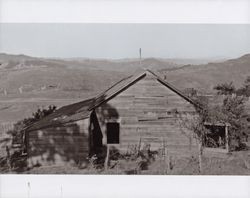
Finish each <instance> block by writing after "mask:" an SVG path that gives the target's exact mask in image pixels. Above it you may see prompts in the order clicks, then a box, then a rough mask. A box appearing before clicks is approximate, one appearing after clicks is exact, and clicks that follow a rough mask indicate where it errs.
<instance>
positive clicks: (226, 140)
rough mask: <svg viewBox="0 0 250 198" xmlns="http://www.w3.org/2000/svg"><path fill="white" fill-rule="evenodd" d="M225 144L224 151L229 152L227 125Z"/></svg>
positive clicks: (226, 128)
mask: <svg viewBox="0 0 250 198" xmlns="http://www.w3.org/2000/svg"><path fill="white" fill-rule="evenodd" d="M225 144H226V151H227V153H228V152H229V134H228V124H226V125H225Z"/></svg>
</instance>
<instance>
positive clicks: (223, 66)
mask: <svg viewBox="0 0 250 198" xmlns="http://www.w3.org/2000/svg"><path fill="white" fill-rule="evenodd" d="M160 71H161V73H162V74H163V75H166V77H167V79H168V81H170V82H172V83H173V84H174V85H176V86H177V87H179V88H180V89H184V88H191V87H193V88H196V89H198V90H200V91H202V92H213V87H214V86H215V85H217V84H220V83H224V82H231V81H233V83H234V84H235V85H236V86H237V87H239V86H241V85H242V83H243V82H244V80H245V79H246V77H247V76H250V54H247V55H244V56H242V57H240V58H237V59H232V60H227V61H224V62H216V63H208V64H204V65H185V66H183V67H180V68H176V69H172V70H171V71H169V70H160Z"/></svg>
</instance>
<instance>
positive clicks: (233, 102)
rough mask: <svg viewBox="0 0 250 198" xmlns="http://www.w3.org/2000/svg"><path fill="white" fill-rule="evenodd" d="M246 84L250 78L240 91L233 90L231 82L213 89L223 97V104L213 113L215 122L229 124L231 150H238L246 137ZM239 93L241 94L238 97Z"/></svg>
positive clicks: (249, 79)
mask: <svg viewBox="0 0 250 198" xmlns="http://www.w3.org/2000/svg"><path fill="white" fill-rule="evenodd" d="M247 83H250V78H248V79H247V80H246V81H245V85H244V86H243V88H240V89H235V87H234V85H233V84H232V82H231V83H229V84H227V83H224V84H222V85H218V86H215V87H214V89H215V90H217V94H218V95H224V100H223V104H222V105H221V106H218V107H217V108H216V110H215V111H214V112H215V115H216V117H215V118H216V119H217V120H219V121H221V122H224V123H229V124H230V130H229V138H230V140H232V141H230V144H229V147H230V149H231V150H235V149H240V147H241V146H242V138H243V137H244V136H246V135H247V132H246V131H247V127H248V123H247V113H246V112H245V101H246V92H245V91H244V90H245V89H247V87H248V86H247ZM249 85H250V84H249ZM249 88H250V86H249ZM239 90H240V91H239ZM239 93H242V94H241V95H239Z"/></svg>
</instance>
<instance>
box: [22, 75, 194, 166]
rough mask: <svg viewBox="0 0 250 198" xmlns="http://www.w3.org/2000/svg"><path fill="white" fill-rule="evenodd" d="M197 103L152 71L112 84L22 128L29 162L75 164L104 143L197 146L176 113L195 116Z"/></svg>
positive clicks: (180, 149) (179, 150)
mask: <svg viewBox="0 0 250 198" xmlns="http://www.w3.org/2000/svg"><path fill="white" fill-rule="evenodd" d="M195 105H196V104H195V103H194V102H193V101H192V100H191V99H190V98H189V97H187V96H186V95H184V94H183V93H182V92H181V91H179V90H178V89H176V88H175V87H174V86H173V85H171V84H170V83H168V82H167V81H166V80H165V79H162V78H161V77H160V76H159V75H157V74H155V73H153V72H152V71H150V70H145V71H143V72H140V73H137V74H135V75H132V76H129V77H127V78H125V79H122V80H121V81H119V82H117V83H116V84H114V85H113V86H112V87H110V88H109V89H107V90H105V91H104V92H102V93H101V94H99V95H98V96H96V97H95V98H91V99H89V100H85V101H82V102H79V103H75V104H71V105H68V106H64V107H61V108H60V109H58V110H57V111H55V112H54V113H52V114H50V115H49V116H47V117H45V118H44V119H42V120H40V121H38V122H37V123H35V124H33V125H32V126H30V127H29V128H28V129H27V130H26V133H25V134H26V135H25V144H26V150H27V154H28V158H29V164H30V165H36V164H40V165H50V164H67V163H72V164H75V163H76V164H79V163H83V162H85V161H86V160H87V158H88V157H89V156H90V155H92V154H94V153H98V152H99V151H100V150H102V148H104V147H105V146H106V145H107V144H110V145H112V147H111V149H112V148H113V149H117V150H118V151H119V152H121V153H124V152H128V150H129V148H130V147H131V146H134V145H138V144H139V142H140V144H141V145H143V144H150V148H151V150H157V149H161V148H162V146H163V144H165V146H166V147H167V149H168V152H169V154H170V155H174V156H178V155H187V154H189V153H190V152H192V151H193V149H195V148H194V147H195V145H196V140H195V139H194V137H193V134H192V133H191V132H190V131H187V129H185V128H183V127H181V124H180V123H179V121H178V118H177V117H176V113H179V114H182V115H184V116H194V115H195Z"/></svg>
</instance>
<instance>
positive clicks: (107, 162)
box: [104, 144, 109, 170]
mask: <svg viewBox="0 0 250 198" xmlns="http://www.w3.org/2000/svg"><path fill="white" fill-rule="evenodd" d="M108 164H109V144H107V154H106V159H105V164H104V168H105V170H108Z"/></svg>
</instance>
